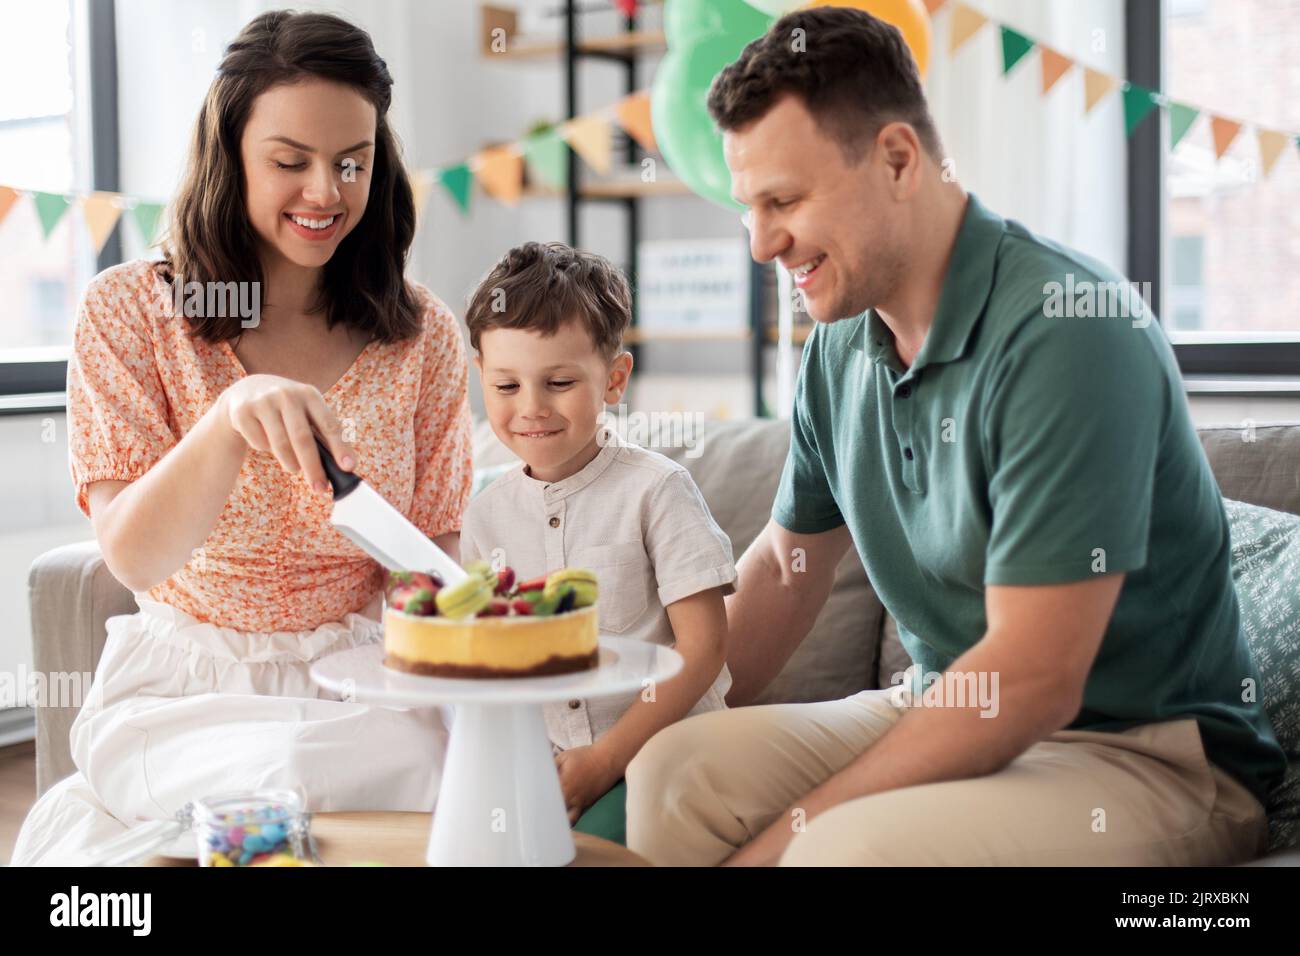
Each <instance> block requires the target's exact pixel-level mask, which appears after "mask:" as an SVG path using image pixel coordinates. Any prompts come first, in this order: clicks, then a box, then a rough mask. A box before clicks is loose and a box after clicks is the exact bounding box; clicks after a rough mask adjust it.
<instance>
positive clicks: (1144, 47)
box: [1124, 0, 1300, 376]
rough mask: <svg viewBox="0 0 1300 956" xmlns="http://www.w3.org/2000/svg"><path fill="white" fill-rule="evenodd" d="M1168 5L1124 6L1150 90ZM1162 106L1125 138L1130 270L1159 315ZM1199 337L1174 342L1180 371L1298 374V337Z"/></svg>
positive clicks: (1129, 70)
mask: <svg viewBox="0 0 1300 956" xmlns="http://www.w3.org/2000/svg"><path fill="white" fill-rule="evenodd" d="M1168 9H1169V0H1126V2H1125V5H1124V32H1125V45H1124V51H1125V52H1124V60H1125V63H1124V67H1125V76H1126V77H1127V78H1128V79H1129V80H1130V81H1131V82H1133V83H1137V84H1139V85H1141V86H1145V87H1147V88H1148V89H1156V90H1162V91H1163V90H1164V89H1165V15H1166V13H1167V12H1168ZM1160 112H1162V111H1158V112H1157V113H1156V114H1155V119H1156V120H1158V122H1145V123H1143V124H1142V125H1141V126H1139V127H1138V128H1137V129H1136V130H1135V131H1134V133H1133V135H1132V136H1131V137H1130V138H1129V141H1128V210H1129V215H1128V275H1129V278H1130V279H1132V280H1133V281H1135V282H1150V283H1151V285H1150V288H1151V290H1152V291H1151V299H1152V301H1151V303H1150V305H1151V308H1152V310H1153V311H1154V312H1155V314H1156V315H1157V316H1158V317H1163V316H1164V309H1163V308H1162V304H1163V302H1164V299H1165V292H1166V291H1167V290H1168V289H1169V288H1170V286H1169V285H1168V284H1167V282H1166V280H1167V279H1168V277H1169V268H1168V263H1167V262H1166V260H1165V255H1164V253H1165V249H1164V238H1165V237H1164V223H1165V210H1166V208H1167V206H1168V191H1167V189H1166V184H1165V155H1166V152H1167V145H1166V144H1167V140H1168V136H1167V134H1166V124H1165V123H1164V121H1163V117H1162V116H1161V115H1160ZM1161 321H1163V318H1161ZM1199 337H1200V338H1202V339H1203V341H1196V342H1175V343H1173V349H1174V355H1175V357H1177V359H1178V367H1179V368H1180V369H1181V371H1182V372H1183V374H1184V375H1233V376H1263V375H1272V376H1278V375H1284V376H1292V375H1296V374H1300V341H1294V340H1292V341H1288V340H1286V339H1269V338H1266V337H1262V336H1261V337H1252V338H1244V337H1242V336H1240V335H1233V334H1232V333H1227V332H1225V333H1223V334H1221V335H1215V334H1214V333H1206V334H1204V335H1202V336H1199Z"/></svg>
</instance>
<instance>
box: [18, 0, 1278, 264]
mask: <svg viewBox="0 0 1300 956" xmlns="http://www.w3.org/2000/svg"><path fill="white" fill-rule="evenodd" d="M624 2H626V3H627V4H628V5H629V6H632V5H633V4H634V3H635V0H624ZM925 6H926V9H928V10H929V11H930V13H931V15H934V14H937V13H940V12H943V13H945V14H946V17H947V21H948V50H949V53H950V54H956V53H957V52H958V51H959V50H961V49H962V48H963V47H965V46H966V45H967V44H968V43H969V42H970V40H971V39H973V38H974V37H975V36H976V35H977V34H978V33H980V31H982V30H983V29H984V27H985V26H987V25H989V24H994V25H995V26H996V27H997V28H998V42H999V45H1000V48H1001V68H1002V75H1003V76H1009V75H1010V74H1011V72H1012V70H1013V69H1015V68H1016V67H1017V66H1019V65H1020V64H1021V63H1022V62H1023V61H1024V60H1026V59H1027V58H1028V57H1029V56H1030V55H1031V54H1032V53H1033V52H1034V51H1037V52H1038V54H1039V58H1040V67H1039V68H1040V73H1039V83H1038V85H1039V88H1040V92H1041V95H1043V96H1046V95H1047V94H1048V93H1049V92H1051V91H1052V90H1053V89H1054V88H1055V87H1056V86H1057V85H1058V83H1059V82H1060V81H1061V79H1062V78H1064V77H1065V76H1066V75H1067V74H1068V73H1069V72H1070V71H1071V70H1072V69H1073V68H1074V67H1076V66H1077V67H1078V68H1079V69H1080V70H1081V71H1082V73H1083V115H1084V116H1085V117H1087V116H1089V115H1090V114H1091V113H1092V111H1093V110H1094V109H1095V108H1096V106H1097V105H1098V104H1099V103H1101V102H1102V101H1103V100H1105V99H1106V98H1107V97H1109V96H1110V95H1111V94H1112V93H1114V92H1115V91H1116V90H1118V91H1119V93H1120V97H1121V105H1122V113H1123V117H1124V130H1125V133H1126V134H1127V135H1128V136H1132V135H1133V134H1134V133H1135V132H1136V131H1137V130H1138V128H1139V127H1141V126H1142V124H1143V123H1144V122H1145V121H1146V119H1147V118H1148V117H1149V116H1150V115H1151V114H1152V113H1156V112H1157V111H1159V112H1164V113H1167V114H1168V117H1169V148H1170V149H1173V148H1175V147H1176V146H1178V144H1179V143H1180V142H1181V141H1182V140H1183V139H1184V137H1186V135H1187V133H1188V132H1189V131H1190V130H1191V128H1192V126H1193V125H1195V123H1196V121H1197V120H1198V119H1199V118H1200V117H1201V116H1205V117H1206V118H1207V119H1208V120H1209V124H1210V134H1211V139H1212V141H1213V143H1214V155H1215V158H1216V159H1219V158H1222V157H1223V156H1224V154H1225V153H1227V151H1228V150H1229V149H1230V148H1231V147H1232V145H1233V144H1234V143H1236V142H1237V140H1238V139H1239V137H1240V134H1241V131H1242V129H1243V128H1244V127H1245V126H1246V125H1247V124H1246V123H1244V122H1243V121H1241V120H1239V119H1236V118H1232V117H1227V116H1222V115H1219V114H1217V113H1214V112H1212V111H1210V110H1207V109H1205V108H1203V107H1200V106H1195V105H1193V104H1190V103H1185V102H1176V101H1174V100H1172V99H1170V98H1169V97H1168V96H1166V95H1165V94H1164V93H1162V92H1160V91H1159V90H1153V89H1149V88H1147V87H1145V86H1141V85H1139V84H1137V83H1133V82H1130V81H1128V80H1126V79H1123V78H1121V77H1118V76H1114V75H1113V74H1110V73H1106V72H1104V71H1102V70H1097V69H1094V68H1093V67H1091V66H1088V65H1087V64H1085V63H1082V62H1080V61H1078V60H1076V59H1074V58H1073V57H1071V56H1069V55H1068V54H1065V53H1062V52H1061V51H1059V50H1056V49H1053V48H1052V47H1049V46H1047V45H1046V44H1044V43H1042V42H1040V41H1039V40H1037V39H1035V38H1034V37H1032V36H1030V35H1028V34H1026V33H1024V32H1023V31H1021V30H1019V29H1017V28H1015V27H1013V26H1011V25H1009V24H1005V23H999V22H997V21H995V20H992V19H991V18H990V17H988V16H986V15H985V14H984V13H982V12H980V11H979V10H977V9H976V8H975V7H973V6H971V5H970V4H968V3H965V2H962V0H925ZM615 125H617V126H619V127H621V128H622V129H623V130H624V132H626V133H627V135H628V136H630V137H631V138H632V139H633V140H634V141H635V142H636V143H638V144H639V145H640V146H641V147H642V148H643V149H645V150H647V151H648V152H655V151H656V145H655V136H654V124H653V122H652V118H651V111H650V95H649V93H648V92H647V91H644V90H642V91H639V92H637V93H632V94H630V95H628V96H626V97H624V98H623V99H621V100H619V101H618V102H616V103H614V104H612V105H611V106H608V107H606V108H604V109H602V110H598V111H594V112H592V113H588V114H585V115H582V116H576V117H574V118H573V119H571V120H567V121H565V122H563V123H559V124H557V125H556V126H553V127H550V128H549V129H544V130H542V131H540V132H537V133H533V134H531V135H527V136H524V137H522V138H521V139H519V140H516V141H514V142H511V143H505V144H499V145H496V146H491V147H487V148H484V149H482V150H479V151H478V152H476V153H475V154H473V155H472V156H470V157H469V158H467V159H464V160H462V161H460V162H457V163H452V164H449V165H447V166H443V167H439V168H436V169H424V170H413V171H412V172H411V174H410V175H411V188H412V191H413V193H414V200H415V210H416V217H417V220H419V219H420V218H422V216H423V212H424V209H425V207H426V205H427V204H428V200H429V196H430V195H431V194H432V193H433V192H434V187H435V185H436V186H439V187H441V189H442V190H443V191H444V192H445V193H446V194H447V196H448V197H449V198H450V199H451V201H452V203H453V204H454V205H455V207H456V208H457V209H459V210H460V212H461V214H462V215H468V214H469V211H470V200H471V197H472V195H473V191H474V183H475V182H477V183H478V184H479V185H480V186H481V187H482V188H483V191H484V192H486V193H487V194H488V195H489V196H492V197H493V198H494V199H496V200H497V201H499V202H501V203H504V204H506V205H508V206H514V205H516V204H517V203H518V202H519V200H520V199H521V198H522V197H523V195H524V170H525V168H527V170H528V172H529V175H530V176H531V177H532V178H533V180H534V181H535V182H536V184H537V185H538V186H539V187H541V188H542V189H543V190H548V191H556V190H563V189H565V188H566V187H567V186H568V171H569V162H568V159H569V157H568V150H572V151H573V152H574V153H575V154H577V156H578V157H579V158H580V159H581V160H582V161H583V162H584V163H585V164H586V165H587V166H589V167H590V168H591V169H593V170H594V171H595V172H596V173H598V174H600V175H607V174H608V173H609V172H610V170H611V168H612V165H613V163H612V155H613V128H614V126H615ZM1251 125H1252V128H1253V129H1254V133H1255V136H1254V138H1255V141H1256V145H1257V147H1258V150H1259V160H1260V169H1261V170H1262V175H1263V176H1264V177H1267V176H1269V175H1270V174H1272V172H1273V170H1274V169H1275V168H1276V166H1277V164H1278V161H1279V160H1280V159H1281V158H1282V156H1283V154H1284V153H1285V152H1286V149H1287V146H1288V145H1293V146H1295V147H1297V149H1300V135H1297V134H1296V133H1294V132H1285V131H1282V130H1277V129H1270V128H1266V127H1263V126H1259V125H1258V124H1251ZM24 195H25V196H28V197H30V198H31V200H32V204H33V206H34V207H35V211H36V216H37V220H38V222H39V223H40V228H41V232H42V234H43V235H44V237H45V238H46V239H49V237H50V235H51V234H52V233H53V232H54V230H55V229H56V228H57V227H58V225H59V224H60V223H61V222H62V221H63V218H64V216H65V215H66V214H67V212H68V210H69V209H70V208H72V207H73V206H76V207H77V208H78V209H80V211H81V215H80V217H79V218H80V220H81V222H82V223H83V224H84V226H85V228H86V230H87V232H88V233H89V235H90V239H91V242H92V244H93V245H94V248H95V250H96V251H99V250H101V249H102V248H103V246H104V243H105V242H107V240H108V237H109V236H110V235H112V233H113V230H114V229H115V228H116V227H117V225H118V223H119V221H120V220H121V218H122V216H123V214H124V213H126V212H129V213H130V216H129V218H130V220H131V221H132V222H133V223H134V226H135V229H136V231H137V233H138V235H139V237H140V239H141V241H143V242H144V243H145V245H146V246H153V245H155V244H156V242H157V240H158V238H159V237H158V235H157V231H158V227H159V222H160V220H161V219H162V216H163V212H164V210H165V205H164V204H163V203H160V202H157V201H154V200H152V199H142V198H139V197H135V196H129V195H126V194H122V193H115V192H107V191H93V192H88V193H77V194H64V193H57V192H43V191H40V190H33V189H25V188H23V187H21V186H18V185H13V184H6V185H0V225H3V223H4V221H5V219H6V217H7V216H8V214H9V213H10V212H11V211H12V210H13V208H14V207H15V205H16V204H17V202H18V201H19V199H20V198H22V197H23V196H24Z"/></svg>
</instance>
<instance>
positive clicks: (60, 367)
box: [0, 0, 122, 415]
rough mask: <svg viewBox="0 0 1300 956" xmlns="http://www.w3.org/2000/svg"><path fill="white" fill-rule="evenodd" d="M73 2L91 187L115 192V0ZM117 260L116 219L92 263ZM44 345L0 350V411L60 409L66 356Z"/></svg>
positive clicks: (119, 243) (100, 265)
mask: <svg viewBox="0 0 1300 956" xmlns="http://www.w3.org/2000/svg"><path fill="white" fill-rule="evenodd" d="M73 3H74V11H73V19H72V22H73V24H74V27H73V28H74V30H75V29H76V23H77V19H78V17H79V16H82V17H84V18H85V20H84V22H85V36H86V44H87V51H86V69H87V73H88V77H87V79H88V83H87V87H88V89H89V99H88V100H87V102H86V109H87V110H88V111H89V121H90V160H91V188H92V189H96V190H107V191H110V192H116V191H118V190H119V188H120V185H119V179H120V175H119V168H118V163H119V158H120V155H121V154H120V151H119V149H118V145H119V144H118V111H117V19H116V3H115V0H93V2H87V0H73ZM78 7H80V10H78V9H77V8H78ZM74 48H75V47H74ZM121 261H122V238H121V229H120V225H119V227H117V228H114V230H113V232H112V233H111V234H110V235H109V237H108V241H106V242H105V243H104V247H103V249H101V250H100V252H99V256H98V257H97V259H96V263H95V265H96V268H97V269H98V270H100V271H102V270H104V269H107V268H108V267H109V266H112V265H116V264H117V263H119V262H121ZM48 351H49V350H48V349H10V350H7V351H4V350H0V415H29V414H31V413H32V412H33V411H41V412H45V411H55V410H58V411H62V410H63V409H64V407H65V401H64V395H63V392H64V390H65V389H66V388H67V381H68V360H67V358H47V357H45V356H44V355H43V354H42V353H44V352H48ZM17 396H22V398H17ZM3 399H9V401H3Z"/></svg>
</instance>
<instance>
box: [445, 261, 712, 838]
mask: <svg viewBox="0 0 1300 956" xmlns="http://www.w3.org/2000/svg"><path fill="white" fill-rule="evenodd" d="M465 318H466V322H467V324H468V325H469V331H470V343H471V345H473V347H474V349H475V352H476V353H477V354H476V355H475V356H474V364H475V366H476V367H477V368H478V370H479V375H480V377H481V380H482V385H483V401H484V405H485V406H486V410H487V417H488V420H489V421H490V422H491V423H492V430H493V431H494V432H495V433H496V436H497V437H498V438H499V439H500V440H501V441H502V442H503V443H504V444H505V445H506V447H507V448H509V449H510V450H511V451H512V452H514V453H515V454H516V455H517V456H518V457H519V458H520V459H522V461H523V464H522V465H521V466H520V467H518V468H516V469H514V470H512V471H510V472H508V473H507V474H506V475H504V476H502V477H500V478H498V479H496V480H495V481H494V482H493V483H492V484H490V485H489V486H488V487H487V488H485V489H484V490H483V491H481V492H479V494H478V495H477V496H475V498H474V499H473V500H472V501H471V502H470V505H469V509H468V510H467V511H466V513H465V517H464V522H463V525H462V528H461V538H460V552H461V561H462V562H463V563H468V562H469V561H472V560H475V559H483V560H489V561H492V562H494V564H498V565H509V566H510V567H512V568H514V570H515V573H516V575H517V576H518V579H519V580H527V579H530V578H535V577H538V576H540V575H544V574H548V573H549V572H551V571H555V570H558V569H559V568H563V567H582V568H588V569H590V570H592V571H594V572H595V573H596V582H597V591H598V597H597V608H598V613H599V620H600V630H601V633H602V634H612V635H617V636H620V637H627V638H635V639H637V640H643V641H652V642H654V643H656V644H663V645H667V646H670V647H676V649H677V651H678V653H680V654H681V655H682V658H683V659H684V660H685V667H684V668H683V670H682V672H681V673H680V674H679V675H678V676H676V677H674V678H673V679H672V680H671V681H668V682H666V683H665V684H664V685H663V686H661V687H656V688H655V689H654V694H653V696H652V698H651V695H649V694H647V693H646V692H641V693H633V694H627V695H624V696H622V697H614V698H601V699H599V700H591V701H586V700H570V701H567V702H561V703H559V704H550V705H547V706H546V708H545V710H546V727H547V733H548V734H549V736H550V738H551V743H552V745H553V747H554V749H555V751H556V757H555V760H556V764H557V766H558V770H559V774H560V786H561V789H562V790H563V792H564V801H565V805H566V807H567V808H568V811H569V820H570V822H571V823H575V824H576V828H577V829H578V830H581V831H583V832H588V833H595V834H596V835H598V836H603V837H605V838H607V839H612V840H615V841H616V842H619V843H622V842H624V814H623V807H624V795H625V793H626V789H625V786H624V784H623V782H622V778H623V772H624V770H625V769H626V767H627V765H628V763H629V762H630V761H631V759H632V758H633V757H634V756H635V755H636V753H637V751H638V750H640V749H641V746H642V744H644V743H645V742H646V741H647V740H649V739H650V737H652V736H653V735H654V734H655V733H656V732H657V731H659V730H661V729H662V728H664V727H667V726H668V725H669V724H672V723H674V722H675V721H678V720H680V719H682V718H683V717H686V716H688V715H691V714H698V713H704V712H706V711H710V710H721V709H722V708H723V707H725V704H724V702H723V696H724V695H725V694H726V692H727V690H728V688H729V687H730V686H731V675H730V674H729V673H728V672H727V668H726V665H725V660H726V648H725V639H726V631H727V619H726V612H725V611H724V609H723V602H722V598H723V595H724V594H730V593H731V592H732V591H734V590H735V586H734V583H733V582H734V581H735V580H736V569H735V564H734V561H733V559H732V553H731V541H730V540H729V539H728V538H727V536H726V535H725V534H724V533H723V532H722V529H721V528H719V527H718V525H717V523H716V522H715V521H714V520H713V517H712V516H711V515H710V514H709V509H708V507H707V506H706V505H705V503H704V497H703V496H702V495H701V494H700V491H699V489H698V488H696V487H695V483H694V482H693V481H692V480H691V477H690V474H689V472H687V470H686V469H685V468H683V467H682V466H681V465H679V464H676V463H675V462H673V461H671V460H669V459H668V458H665V457H664V456H663V455H660V454H658V453H656V452H653V451H648V450H646V449H644V448H640V447H638V446H636V445H631V444H627V443H626V442H624V441H622V440H621V439H620V438H619V436H618V435H617V434H615V433H614V432H613V431H612V430H611V429H608V428H607V427H605V426H604V425H603V423H602V421H601V418H602V416H603V414H604V410H605V406H606V405H612V404H616V403H618V402H619V401H620V400H621V399H622V397H623V393H624V391H625V390H626V388H627V384H628V377H629V375H630V374H631V372H632V356H631V355H629V354H628V353H627V352H625V351H623V349H622V337H623V332H624V331H625V330H626V329H627V327H628V324H629V322H630V321H631V293H630V291H629V289H628V285H627V281H626V280H625V279H624V278H623V276H622V274H621V273H620V272H619V271H618V270H617V269H616V268H615V267H614V266H613V265H611V264H610V263H609V262H608V261H607V260H605V259H603V258H602V257H600V256H597V255H594V254H592V253H587V252H579V251H576V250H574V249H571V248H569V247H568V246H566V245H564V244H562V243H558V242H550V243H536V242H529V243H526V244H524V245H522V246H519V247H517V248H515V249H511V250H510V251H509V252H508V253H506V255H505V256H504V257H503V258H502V259H501V261H500V262H498V263H497V264H496V266H495V267H494V268H493V269H492V271H491V272H489V273H488V275H487V276H486V278H484V280H483V281H482V283H481V284H480V285H479V287H478V289H476V290H475V292H474V294H473V295H472V296H471V297H470V303H469V309H468V311H467V312H466V316H465ZM643 697H644V698H645V699H643Z"/></svg>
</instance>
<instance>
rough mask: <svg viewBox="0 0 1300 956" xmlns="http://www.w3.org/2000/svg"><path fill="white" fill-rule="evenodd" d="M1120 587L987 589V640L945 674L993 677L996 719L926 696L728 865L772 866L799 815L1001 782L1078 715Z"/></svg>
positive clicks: (1110, 578) (1118, 581) (1106, 578)
mask: <svg viewBox="0 0 1300 956" xmlns="http://www.w3.org/2000/svg"><path fill="white" fill-rule="evenodd" d="M1123 583H1124V575H1123V574H1109V575H1101V576H1098V577H1096V578H1094V579H1091V580H1088V581H1075V582H1071V583H1069V584H1054V585H1035V586H1006V585H1003V586H992V587H989V588H988V589H986V591H985V597H984V604H985V617H986V620H987V622H988V632H987V633H986V634H985V636H984V638H983V640H981V641H980V642H979V643H978V644H976V645H975V646H974V647H972V648H971V649H970V650H968V651H967V652H966V653H965V654H963V655H961V656H960V657H958V658H957V659H956V660H955V661H953V662H952V665H951V666H950V667H949V668H948V670H949V671H953V672H957V673H961V674H975V675H980V674H985V675H990V676H991V675H993V674H996V675H997V676H998V682H997V684H996V685H994V686H996V687H997V700H996V701H995V706H996V716H994V717H992V718H991V719H990V718H986V717H984V716H982V715H981V713H980V712H979V704H978V703H976V704H971V703H969V702H968V703H967V706H965V707H955V706H952V702H944V701H942V700H941V699H939V697H938V695H937V694H933V693H931V692H930V691H927V693H926V694H924V695H923V696H922V701H923V705H924V706H922V707H919V708H913V709H910V710H908V711H906V712H904V714H903V716H902V717H901V718H900V719H899V720H898V721H897V722H896V723H895V724H894V726H893V727H891V728H890V729H889V730H888V731H887V732H886V733H885V734H884V735H883V736H882V737H880V739H879V740H877V741H876V742H875V743H874V744H872V745H871V747H870V749H869V750H867V751H866V752H865V753H863V754H860V755H859V756H857V757H856V758H855V759H854V760H853V761H852V762H851V763H849V765H848V766H846V767H845V768H844V769H843V770H841V771H840V772H839V773H836V774H834V775H832V776H831V777H829V778H827V779H826V780H825V781H823V782H822V783H821V784H819V785H818V786H817V787H815V788H814V789H813V790H811V791H810V792H809V793H807V794H806V795H804V796H803V797H802V798H800V799H798V800H796V801H795V802H794V803H793V804H791V806H790V807H788V808H786V810H785V811H784V812H783V813H782V814H781V815H780V816H778V817H777V818H776V819H775V820H774V821H773V822H772V824H771V825H770V826H768V828H767V829H766V830H764V831H763V832H762V833H761V834H759V835H758V836H757V837H755V838H754V839H753V840H752V841H750V843H748V844H747V845H746V846H744V847H742V848H741V849H740V850H738V851H737V852H736V853H734V854H732V856H731V857H730V858H729V859H728V860H727V861H726V865H728V866H771V865H775V864H776V863H777V862H778V861H779V860H780V858H781V855H782V854H783V853H784V852H785V848H786V847H787V846H789V845H790V842H791V840H793V839H794V829H793V827H792V826H791V819H792V818H793V814H794V812H795V810H796V809H798V810H801V811H802V814H801V817H802V819H803V820H805V821H809V822H810V821H812V820H813V819H814V818H815V817H816V816H817V815H818V814H820V813H823V812H825V811H826V810H829V809H830V808H832V807H836V806H839V805H840V804H841V803H846V802H847V801H849V800H856V799H858V798H860V797H867V796H871V795H872V794H876V793H885V792H887V791H889V790H899V789H902V788H905V787H915V786H920V785H922V784H926V783H938V782H940V781H945V780H964V779H968V778H970V777H978V776H982V775H984V774H989V773H996V772H998V771H999V770H1002V769H1003V768H1004V767H1006V765H1007V764H1009V763H1010V762H1011V761H1012V760H1014V759H1015V758H1016V757H1018V756H1020V755H1021V754H1022V753H1024V752H1025V751H1026V750H1028V749H1029V748H1030V747H1032V746H1033V745H1034V744H1036V743H1038V741H1040V740H1042V739H1043V738H1044V737H1046V736H1047V735H1049V734H1052V733H1055V732H1056V731H1057V730H1060V729H1061V728H1062V727H1065V726H1067V725H1068V724H1069V723H1071V722H1072V721H1073V720H1074V718H1075V716H1077V714H1078V713H1079V708H1080V706H1081V703H1082V700H1083V689H1084V684H1085V683H1086V681H1087V678H1088V674H1089V672H1090V671H1091V670H1092V663H1093V661H1094V660H1095V659H1096V656H1097V652H1098V650H1100V648H1101V641H1102V638H1103V637H1104V636H1105V633H1106V625H1107V624H1108V623H1109V621H1110V617H1111V614H1112V613H1113V612H1114V610H1115V603H1116V601H1117V600H1118V599H1119V592H1120V588H1121V587H1122V585H1123ZM990 683H991V681H990ZM935 687H936V688H942V682H941V683H939V684H936V685H935ZM931 690H933V688H932V689H931ZM945 704H946V705H945Z"/></svg>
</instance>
